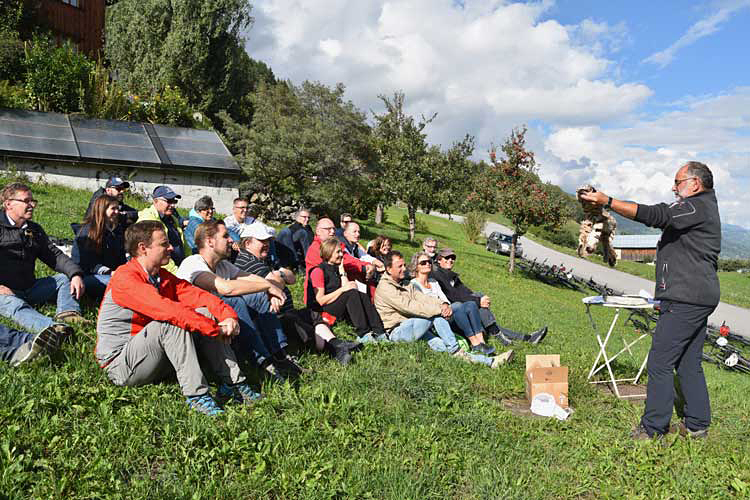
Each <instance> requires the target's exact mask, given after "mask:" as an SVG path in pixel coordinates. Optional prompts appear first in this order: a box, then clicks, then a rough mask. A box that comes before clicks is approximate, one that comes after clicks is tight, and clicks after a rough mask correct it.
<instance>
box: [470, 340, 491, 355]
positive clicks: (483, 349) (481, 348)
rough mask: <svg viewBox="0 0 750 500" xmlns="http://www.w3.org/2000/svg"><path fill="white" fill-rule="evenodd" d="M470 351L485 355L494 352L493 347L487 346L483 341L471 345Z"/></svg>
mask: <svg viewBox="0 0 750 500" xmlns="http://www.w3.org/2000/svg"><path fill="white" fill-rule="evenodd" d="M471 352H473V353H476V354H483V355H485V356H492V355H493V354H495V348H494V347H491V346H488V345H487V344H485V343H484V342H481V343H479V344H477V345H473V346H471Z"/></svg>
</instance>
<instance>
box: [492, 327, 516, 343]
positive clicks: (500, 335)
mask: <svg viewBox="0 0 750 500" xmlns="http://www.w3.org/2000/svg"><path fill="white" fill-rule="evenodd" d="M490 336H492V338H494V339H496V340H498V341H500V343H501V344H503V345H511V344H512V343H513V341H512V340H511V339H509V338H508V337H506V336H505V334H504V333H503V332H501V331H499V330H498V331H497V332H495V333H491V334H490Z"/></svg>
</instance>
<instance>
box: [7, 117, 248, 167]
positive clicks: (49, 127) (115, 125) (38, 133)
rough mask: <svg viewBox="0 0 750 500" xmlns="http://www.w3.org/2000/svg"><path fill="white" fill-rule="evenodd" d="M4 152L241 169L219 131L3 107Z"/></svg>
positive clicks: (152, 164) (153, 164)
mask: <svg viewBox="0 0 750 500" xmlns="http://www.w3.org/2000/svg"><path fill="white" fill-rule="evenodd" d="M0 151H1V152H3V153H5V154H7V153H14V154H18V155H21V156H31V157H41V158H51V159H62V160H76V161H88V162H94V163H114V164H119V165H133V164H135V165H148V166H174V167H194V168H207V169H217V170H234V171H237V170H239V166H238V165H237V162H236V161H235V160H234V158H232V155H231V154H230V153H229V150H227V148H226V146H225V145H224V143H223V142H222V141H221V139H220V138H219V136H218V135H217V134H216V132H214V131H212V130H198V129H190V128H179V127H166V126H163V125H151V124H148V123H136V122H126V121H116V120H99V119H92V118H84V117H82V116H79V115H64V114H59V113H40V112H37V111H25V110H17V109H0Z"/></svg>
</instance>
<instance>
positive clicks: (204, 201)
mask: <svg viewBox="0 0 750 500" xmlns="http://www.w3.org/2000/svg"><path fill="white" fill-rule="evenodd" d="M213 206H214V200H212V199H211V197H210V196H201V197H200V198H198V199H197V200H195V205H193V208H194V209H195V211H196V212H200V211H201V210H208V209H209V208H211V207H213Z"/></svg>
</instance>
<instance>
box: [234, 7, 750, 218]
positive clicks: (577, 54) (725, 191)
mask: <svg viewBox="0 0 750 500" xmlns="http://www.w3.org/2000/svg"><path fill="white" fill-rule="evenodd" d="M253 5H254V11H253V13H254V15H255V17H256V22H255V25H254V26H253V28H252V29H251V30H250V32H249V33H247V49H248V52H249V54H250V55H251V56H252V57H256V58H258V59H261V60H263V61H265V62H267V63H268V64H269V65H270V66H271V67H272V68H273V70H274V72H275V74H276V75H277V77H280V78H284V79H289V80H291V81H293V82H295V83H299V82H301V81H303V80H306V79H307V80H317V81H321V82H323V83H326V84H329V85H334V84H335V83H337V82H343V83H344V84H345V85H346V87H347V96H348V97H349V98H350V99H351V100H352V101H353V102H354V103H355V104H356V105H357V106H358V107H359V108H360V109H363V110H373V111H376V112H378V111H380V108H381V105H380V103H379V101H378V99H377V95H378V94H391V93H392V92H395V91H403V92H404V93H405V94H406V102H407V107H408V111H409V112H410V113H412V114H414V115H417V116H418V115H421V114H425V115H427V114H431V113H434V112H437V113H438V117H437V119H436V120H435V121H434V122H433V123H432V124H431V125H430V127H429V129H428V138H429V140H430V141H431V142H433V143H436V144H442V145H443V146H446V147H447V146H449V145H450V143H451V142H452V141H455V140H458V139H460V138H461V137H463V135H464V134H466V133H469V134H471V135H473V136H474V137H475V138H476V142H477V148H476V151H475V155H474V157H475V159H480V158H486V156H487V150H488V149H489V147H490V144H492V143H495V144H497V143H499V142H502V141H503V140H504V138H505V137H507V136H508V134H509V132H510V131H511V130H512V128H513V127H517V126H520V125H523V124H526V125H528V127H529V132H528V136H527V137H528V142H529V144H530V146H531V148H532V149H533V150H534V152H535V154H536V157H537V160H538V163H539V166H540V175H541V176H542V177H543V178H544V179H545V180H549V181H551V182H554V183H556V184H558V185H560V186H561V187H563V188H564V189H566V190H568V191H570V192H572V191H573V190H575V188H576V187H577V186H579V185H581V184H588V183H592V184H594V185H596V186H598V187H599V188H600V189H602V190H604V191H605V192H607V193H609V194H612V195H613V196H616V197H620V198H625V199H632V200H636V201H640V202H643V203H656V202H659V201H670V200H671V199H672V195H671V192H670V184H671V179H673V177H674V172H675V170H676V169H677V168H678V167H679V165H680V162H684V161H687V160H698V161H704V162H705V163H707V164H708V165H709V166H710V167H711V168H712V170H713V171H714V174H715V177H716V184H717V196H718V198H719V204H720V210H721V214H722V218H723V220H724V221H725V222H730V223H734V224H739V225H742V226H745V227H747V228H750V218H748V217H747V209H746V208H745V201H746V200H747V198H748V196H747V192H748V191H750V177H749V176H748V172H749V171H750V65H749V64H748V55H747V50H748V47H750V29H748V27H750V0H715V1H707V2H667V1H653V0H652V1H651V2H644V1H630V2H624V1H615V2H612V1H609V2H608V1H588V0H586V1H573V0H558V1H542V2H523V3H516V2H509V1H502V0H482V1H472V0H464V1H463V2H458V1H456V0H387V1H384V0H360V1H358V2H350V1H347V0H315V1H312V0H257V1H255V2H254V3H253Z"/></svg>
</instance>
